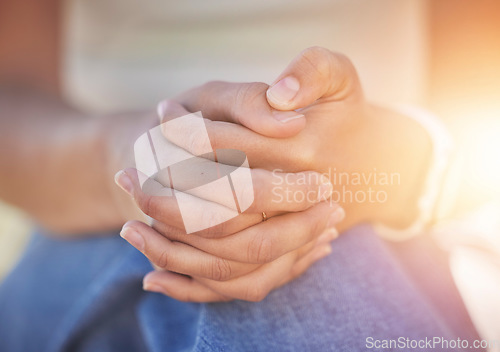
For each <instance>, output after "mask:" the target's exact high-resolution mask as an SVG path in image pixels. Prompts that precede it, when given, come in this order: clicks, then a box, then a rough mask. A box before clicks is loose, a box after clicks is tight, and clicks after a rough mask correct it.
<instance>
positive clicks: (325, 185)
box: [319, 175, 333, 201]
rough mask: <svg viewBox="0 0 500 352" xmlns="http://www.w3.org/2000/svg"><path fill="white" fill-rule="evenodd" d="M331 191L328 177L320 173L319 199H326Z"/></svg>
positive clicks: (331, 187) (331, 186)
mask: <svg viewBox="0 0 500 352" xmlns="http://www.w3.org/2000/svg"><path fill="white" fill-rule="evenodd" d="M332 193H333V185H332V183H331V182H330V179H329V178H328V177H326V176H325V175H321V185H320V186H319V200H320V201H321V200H327V199H328V198H330V196H331V195H332Z"/></svg>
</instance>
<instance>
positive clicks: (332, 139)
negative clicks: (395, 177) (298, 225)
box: [125, 48, 430, 301]
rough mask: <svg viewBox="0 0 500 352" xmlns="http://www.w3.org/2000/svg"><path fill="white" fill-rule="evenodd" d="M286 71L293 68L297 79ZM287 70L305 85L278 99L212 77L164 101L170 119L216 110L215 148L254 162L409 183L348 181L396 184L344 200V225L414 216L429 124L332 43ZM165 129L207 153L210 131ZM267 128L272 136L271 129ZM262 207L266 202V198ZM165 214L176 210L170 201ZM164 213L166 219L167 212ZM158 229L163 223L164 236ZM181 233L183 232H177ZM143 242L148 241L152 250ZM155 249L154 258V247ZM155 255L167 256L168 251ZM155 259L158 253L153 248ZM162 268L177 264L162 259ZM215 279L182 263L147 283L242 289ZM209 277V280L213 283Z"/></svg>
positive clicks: (397, 222)
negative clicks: (381, 96) (387, 104)
mask: <svg viewBox="0 0 500 352" xmlns="http://www.w3.org/2000/svg"><path fill="white" fill-rule="evenodd" d="M286 77H292V79H291V80H292V81H291V83H290V78H286ZM282 79H285V81H288V82H286V83H288V85H289V86H291V87H292V88H293V87H295V88H298V92H297V91H296V92H293V91H292V92H290V89H289V90H288V92H287V91H285V93H289V95H290V100H285V101H279V100H277V95H276V93H275V92H274V91H272V90H270V89H269V86H267V85H265V84H263V83H251V84H234V83H224V82H212V83H209V84H206V85H204V86H202V87H199V88H196V89H194V90H192V91H188V92H187V93H184V94H182V95H181V96H179V97H178V98H177V99H176V100H177V101H172V100H171V101H164V102H162V103H161V104H160V105H159V113H160V115H161V118H162V122H165V121H168V120H170V119H173V118H176V117H179V116H183V115H185V114H188V113H189V112H195V111H199V110H200V111H202V113H203V115H204V116H205V117H207V118H208V119H213V120H214V121H210V120H206V127H207V129H208V132H209V136H210V139H211V144H212V148H213V149H214V150H216V149H222V148H236V149H240V150H243V151H245V153H246V154H247V156H248V158H249V161H250V165H251V167H253V168H260V169H268V170H273V169H276V168H279V169H281V170H285V171H286V172H300V171H303V170H312V169H315V170H317V171H320V172H323V173H327V174H328V169H329V168H331V167H332V166H334V167H335V168H336V171H337V172H345V173H349V174H352V173H370V172H372V170H373V169H374V168H376V169H377V170H378V172H384V173H387V174H392V173H398V174H399V175H400V182H401V183H400V184H395V185H377V184H375V183H370V184H368V185H362V186H353V185H346V186H347V189H348V190H349V191H351V192H357V191H362V192H368V188H369V187H372V188H373V189H375V190H376V191H384V192H387V199H388V200H387V202H386V203H382V204H380V203H379V204H377V203H375V204H373V203H369V202H364V203H345V204H342V205H343V206H344V207H345V208H346V210H347V214H348V217H347V220H346V221H344V222H343V223H340V224H339V226H338V228H339V229H340V230H341V231H342V230H344V229H346V228H348V227H350V226H353V225H354V224H357V223H361V222H381V223H385V224H387V225H389V226H393V227H404V226H407V225H409V224H410V223H411V221H412V220H413V219H414V217H415V215H416V212H417V209H416V205H417V196H418V194H419V189H420V187H421V180H422V178H423V175H424V174H425V169H426V164H427V160H428V158H429V154H430V153H429V152H430V141H429V139H428V136H427V134H426V132H425V131H424V130H423V129H422V128H421V127H420V126H419V125H418V124H417V123H415V122H413V121H412V120H410V119H409V118H407V117H404V116H401V115H399V114H397V113H395V112H392V111H390V110H387V109H383V108H380V107H376V106H373V105H370V104H368V103H367V102H366V101H365V99H364V97H363V94H362V90H361V87H360V83H359V80H358V78H357V75H356V72H355V70H354V68H353V67H352V64H351V63H350V62H349V60H348V59H347V58H345V57H344V56H341V55H338V54H333V53H331V52H330V51H328V50H326V49H322V48H310V49H307V50H305V51H304V52H302V53H301V54H300V55H299V56H298V57H297V58H296V59H295V60H294V61H293V62H292V63H291V64H290V66H289V67H288V68H287V69H285V71H284V72H283V73H282V74H281V75H280V77H278V79H277V80H276V82H278V83H275V85H277V86H278V85H280V83H279V81H280V80H282ZM282 85H283V83H282ZM285 85H286V84H285ZM283 95H284V94H282V96H283ZM178 102H180V103H181V104H182V105H181V104H179V103H178ZM280 109H281V110H280ZM294 109H299V113H295V112H293V110H294ZM280 111H282V113H279V112H280ZM242 125H243V126H246V127H243V126H242ZM247 127H248V128H253V129H255V130H257V131H258V132H259V133H255V132H252V131H251V130H249V129H248V128H247ZM327 132H329V133H327ZM163 133H164V135H165V136H166V138H167V139H169V140H170V141H172V142H173V143H175V144H177V145H178V146H180V147H182V148H184V149H186V150H188V151H189V152H191V153H192V154H194V155H200V154H201V153H200V152H199V151H197V144H196V143H195V142H196V141H197V140H202V139H201V138H196V136H193V135H192V133H190V134H189V135H186V131H185V130H176V129H175V128H174V129H172V128H169V129H164V130H163ZM265 133H267V134H268V136H264V135H263V134H265ZM269 135H270V136H271V137H269ZM257 189H259V187H257ZM140 202H141V201H139V203H140ZM144 204H151V202H149V201H148V202H145V203H144ZM158 204H160V202H158ZM142 209H143V211H145V212H146V213H147V214H149V215H151V214H152V213H153V214H162V212H161V211H158V210H152V209H147V208H145V207H144V206H143V207H142ZM260 209H266V208H265V207H262V206H261V207H260ZM256 210H257V209H256ZM163 214H168V212H166V211H163ZM172 218H176V217H175V216H172ZM158 220H160V221H167V219H166V216H164V217H163V220H161V219H158ZM155 227H156V229H157V230H158V231H159V233H163V234H164V235H165V236H166V237H168V236H171V234H172V231H169V229H168V228H167V229H165V228H162V227H161V226H159V225H158V224H157V225H156V226H155ZM150 231H151V230H149V229H148V231H146V230H145V229H144V228H143V229H137V233H140V236H142V237H143V238H151V236H152V234H153V233H150ZM159 233H158V232H157V233H155V234H156V236H159ZM233 236H236V235H233ZM125 237H126V236H125ZM174 239H175V240H178V239H179V238H178V237H177V238H175V236H174ZM180 239H181V241H185V239H182V238H180ZM284 241H285V242H286V240H284ZM146 242H147V240H146ZM280 243H284V242H280ZM160 246H161V245H160ZM168 246H172V244H171V243H169V244H167V243H166V242H165V243H164V248H163V249H162V250H160V253H161V255H162V256H166V257H167V258H168V257H169V254H168ZM221 247H222V246H221ZM144 248H145V247H141V249H142V250H143V251H144ZM145 252H146V253H147V250H146V251H145ZM170 253H172V251H170ZM146 255H147V256H148V257H149V258H150V259H151V258H152V256H151V255H150V254H146ZM170 256H172V254H170ZM156 259H157V260H161V261H165V260H166V259H165V258H163V257H161V256H160V257H158V258H156ZM278 259H279V258H278ZM167 260H168V259H167ZM152 261H153V263H154V262H155V260H154V257H153V260H152ZM162 269H167V270H169V269H171V268H168V267H166V266H165V265H162ZM191 270H193V268H191ZM177 271H179V270H178V269H177ZM256 271H257V270H256ZM212 272H213V271H212ZM183 273H186V271H184V272H183ZM191 273H192V271H191ZM250 275H251V273H250V274H246V275H243V276H242V277H243V278H247V277H249V276H250ZM212 279H213V277H212ZM208 280H209V279H208ZM235 281H236V280H235ZM261 281H262V280H259V281H256V282H255V283H254V284H256V283H258V282H261ZM264 282H265V281H264ZM195 283H196V284H195ZM207 283H208V284H207ZM204 284H205V286H203V285H204ZM215 284H217V285H215ZM215 284H214V282H213V281H207V279H206V278H204V279H200V278H199V276H196V275H195V276H193V277H191V278H185V277H182V276H179V275H176V274H174V273H163V274H161V273H159V272H155V273H152V274H150V275H149V277H146V279H145V286H146V288H149V289H151V287H154V290H156V291H158V292H163V293H166V294H168V295H171V296H174V297H176V298H178V299H183V300H198V299H199V300H202V301H203V300H204V299H210V300H212V299H214V300H218V299H222V297H217V296H212V295H213V293H209V292H210V291H208V290H207V286H208V288H210V289H212V290H213V291H216V292H217V293H219V294H221V295H223V296H225V297H227V296H228V295H229V296H230V295H231V294H233V295H234V293H235V291H231V290H230V289H228V287H227V285H226V287H224V284H225V283H224V282H223V283H220V282H215ZM194 285H197V286H194ZM220 285H222V286H220ZM148 286H149V287H148ZM239 286H240V291H239V292H238V294H239V296H237V297H236V298H240V299H249V297H248V296H241V293H240V292H248V289H247V287H248V286H246V285H243V288H241V285H239ZM189 287H198V288H199V289H198V290H197V292H198V291H199V292H207V293H206V296H205V295H202V296H201V297H200V296H193V295H194V294H193V293H192V291H191V290H190V289H189ZM201 287H205V291H203V290H202V289H201ZM241 289H243V291H241ZM268 289H269V286H267V287H266V289H261V290H260V292H262V291H263V292H264V294H261V295H252V297H255V296H256V297H258V298H259V299H261V298H262V297H263V296H265V294H267V292H268ZM211 294H212V295H211ZM233 297H234V296H233Z"/></svg>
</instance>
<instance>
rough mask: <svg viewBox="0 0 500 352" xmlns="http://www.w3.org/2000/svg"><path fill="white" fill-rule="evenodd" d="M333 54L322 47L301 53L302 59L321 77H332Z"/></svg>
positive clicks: (314, 47)
mask: <svg viewBox="0 0 500 352" xmlns="http://www.w3.org/2000/svg"><path fill="white" fill-rule="evenodd" d="M331 56H332V52H331V51H330V50H328V49H326V48H323V47H320V46H313V47H310V48H307V49H305V50H304V51H303V52H302V53H301V59H302V60H303V61H304V62H305V63H306V64H308V65H310V66H311V68H313V69H314V70H315V71H316V72H317V73H318V75H319V76H321V77H329V76H330V70H331V67H330V62H331V61H330V58H331Z"/></svg>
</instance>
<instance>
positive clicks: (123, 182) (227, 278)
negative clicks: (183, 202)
mask: <svg viewBox="0 0 500 352" xmlns="http://www.w3.org/2000/svg"><path fill="white" fill-rule="evenodd" d="M251 173H252V182H253V185H254V189H255V195H254V196H255V200H254V202H253V204H252V205H251V206H250V208H249V209H247V210H246V211H245V212H244V213H242V214H240V215H238V216H237V217H235V218H233V219H231V220H229V221H227V222H224V223H222V224H220V225H217V226H214V227H211V228H208V229H206V230H202V231H199V232H195V233H191V234H186V232H185V230H184V228H183V223H182V220H181V219H182V218H181V214H180V210H179V207H178V205H177V201H176V198H175V197H170V196H157V195H149V194H145V193H144V192H143V191H142V190H141V187H140V185H139V181H138V177H137V172H136V171H135V170H134V169H128V170H125V171H124V172H120V173H118V174H117V183H118V184H119V185H120V186H121V187H122V188H123V189H124V190H125V191H126V192H127V193H129V194H130V195H131V196H132V197H133V198H134V199H135V200H136V202H137V204H138V206H139V207H140V208H141V209H142V210H143V211H144V212H145V213H146V214H148V215H150V216H152V217H153V218H154V219H155V221H154V222H153V226H152V228H150V227H148V226H147V225H146V224H144V223H141V222H137V221H132V222H128V223H127V224H125V226H124V227H123V230H122V232H121V235H122V237H124V238H125V239H126V240H127V241H129V243H130V244H132V245H133V246H134V247H136V248H137V249H138V250H140V251H141V252H142V253H143V254H144V255H145V256H146V257H148V259H149V260H150V261H151V262H152V263H153V265H154V266H155V268H156V269H157V271H155V272H152V273H150V274H148V275H147V276H146V277H145V279H144V288H145V289H146V290H150V291H156V292H161V293H164V294H167V295H169V296H171V297H173V298H176V299H179V300H183V301H196V302H211V301H226V300H229V299H242V300H248V301H260V300H262V299H263V298H264V297H265V296H266V295H267V294H268V293H269V292H270V291H271V290H273V289H274V288H276V287H279V286H281V285H283V284H284V283H286V282H288V281H290V280H292V279H294V278H296V277H297V276H298V275H300V274H301V273H303V272H304V271H305V270H306V269H307V268H308V267H309V266H311V265H312V264H313V263H314V262H316V261H317V260H319V259H321V258H323V257H324V256H326V255H328V254H329V253H330V251H331V248H330V245H329V244H328V242H330V241H332V240H333V239H335V238H336V237H337V234H338V233H337V231H336V229H335V227H334V226H335V225H336V224H337V223H338V222H339V221H341V220H342V218H343V217H344V211H343V209H341V208H340V207H339V206H338V205H336V204H335V203H332V202H329V201H326V202H325V200H326V199H328V197H329V196H330V194H331V191H332V186H331V184H330V183H329V182H328V181H326V182H324V180H322V179H321V175H319V174H316V175H311V174H314V173H311V172H309V173H303V174H290V175H286V176H287V177H288V178H289V179H293V178H294V177H295V178H300V177H302V176H303V175H309V176H313V177H310V179H311V180H317V182H318V183H312V182H311V183H309V184H300V185H294V186H291V187H290V189H289V190H290V191H293V192H301V193H308V194H311V196H310V197H309V199H308V200H304V201H303V202H288V203H286V202H281V203H277V202H274V201H273V199H272V195H271V192H270V191H269V190H270V189H271V188H272V187H273V186H272V177H273V175H272V174H271V173H270V172H269V171H265V170H258V169H254V170H251ZM192 198H193V202H197V203H199V204H196V203H193V204H192V207H191V209H192V210H193V212H196V213H198V214H200V216H203V217H204V218H205V219H206V218H207V217H213V218H214V219H216V218H217V216H218V214H217V209H214V210H211V208H212V207H211V206H210V201H209V200H207V199H201V198H196V197H192ZM197 209H198V210H197ZM202 209H204V210H202ZM262 209H266V212H267V214H268V216H269V219H268V220H267V221H266V222H263V221H262V215H261V211H262ZM165 270H168V271H170V272H169V273H167V272H165ZM175 273H177V274H175ZM179 274H183V275H189V276H190V277H189V278H188V277H185V276H183V275H179Z"/></svg>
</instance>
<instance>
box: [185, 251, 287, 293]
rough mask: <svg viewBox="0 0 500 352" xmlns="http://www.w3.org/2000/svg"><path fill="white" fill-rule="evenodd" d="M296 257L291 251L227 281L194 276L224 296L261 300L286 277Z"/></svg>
mask: <svg viewBox="0 0 500 352" xmlns="http://www.w3.org/2000/svg"><path fill="white" fill-rule="evenodd" d="M296 259H297V253H295V252H292V253H288V254H286V255H284V256H281V257H279V258H278V259H276V260H274V261H272V262H271V263H268V264H265V265H262V266H261V267H259V268H258V269H257V270H254V271H252V272H250V273H249V274H247V275H244V276H241V277H239V278H236V279H233V280H228V281H224V282H221V281H213V280H208V279H205V278H199V277H194V279H195V280H197V281H199V282H201V283H202V284H203V285H205V286H206V287H208V288H210V289H211V290H213V291H215V292H217V293H219V294H222V295H224V296H228V297H232V298H234V299H240V300H245V301H250V302H259V301H262V300H263V299H264V298H265V297H266V296H267V295H268V294H269V292H271V291H272V290H273V289H274V288H275V287H276V284H277V283H280V282H281V281H282V278H283V277H286V276H287V275H288V273H289V271H290V268H291V267H292V266H293V264H294V263H295V261H296Z"/></svg>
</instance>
